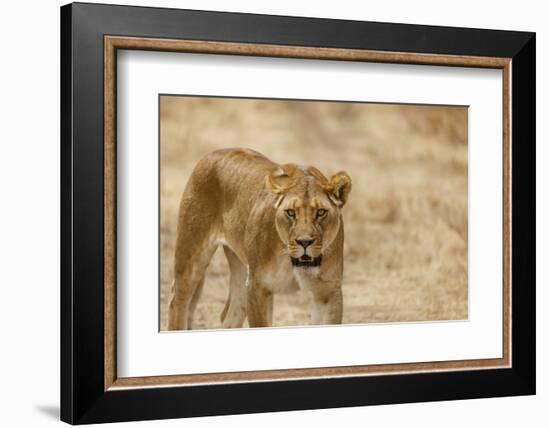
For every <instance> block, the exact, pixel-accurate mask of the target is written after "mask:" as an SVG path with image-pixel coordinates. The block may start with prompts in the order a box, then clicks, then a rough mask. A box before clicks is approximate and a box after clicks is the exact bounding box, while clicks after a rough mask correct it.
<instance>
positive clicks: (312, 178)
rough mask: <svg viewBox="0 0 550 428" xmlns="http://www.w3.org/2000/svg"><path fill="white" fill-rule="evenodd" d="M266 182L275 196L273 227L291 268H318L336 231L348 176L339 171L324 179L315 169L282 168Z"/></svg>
mask: <svg viewBox="0 0 550 428" xmlns="http://www.w3.org/2000/svg"><path fill="white" fill-rule="evenodd" d="M266 183H267V187H268V188H269V189H270V190H271V191H272V192H274V193H275V194H276V196H277V200H276V203H275V209H276V213H275V227H276V229H277V232H278V234H279V237H280V239H281V241H282V242H283V243H284V244H285V245H286V248H287V250H288V254H289V256H290V260H291V262H292V264H293V266H295V267H315V266H319V265H320V264H321V262H322V258H323V251H324V250H325V249H326V248H327V247H328V246H329V245H330V244H331V243H332V241H334V239H335V238H336V235H337V233H338V230H339V228H340V221H341V215H340V210H341V208H342V207H343V205H344V204H345V202H346V200H347V197H348V195H349V192H350V190H351V179H350V177H349V176H348V174H346V173H345V172H339V173H338V174H335V175H334V176H333V177H332V178H331V179H330V180H327V179H326V178H325V177H324V176H323V174H321V172H319V170H317V169H316V168H313V167H307V168H300V167H296V166H295V165H283V166H282V167H281V168H280V170H277V171H275V172H274V173H272V174H270V175H269V176H268V177H267V178H266Z"/></svg>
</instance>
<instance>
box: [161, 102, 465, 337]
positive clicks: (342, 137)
mask: <svg viewBox="0 0 550 428" xmlns="http://www.w3.org/2000/svg"><path fill="white" fill-rule="evenodd" d="M467 141H468V110H467V108H466V107H443V106H417V105H398V104H396V105H392V104H368V103H350V102H319V101H287V100H259V99H234V98H206V97H204V98H203V97H187V96H161V100H160V281H161V283H160V299H159V300H160V323H161V326H160V327H161V330H165V329H166V320H167V306H168V303H169V302H168V299H169V292H170V286H171V283H172V279H173V257H174V245H175V233H176V224H177V217H178V205H179V201H180V198H181V195H182V192H183V190H184V188H185V184H186V182H187V180H188V178H189V175H190V174H191V172H192V170H193V168H194V166H195V164H196V163H197V161H198V160H199V159H200V158H202V157H203V156H204V155H206V154H207V153H209V152H210V151H212V150H216V149H220V148H228V147H242V148H251V149H254V150H257V151H259V152H261V153H263V154H264V155H265V156H267V157H268V158H270V159H272V160H273V161H275V162H278V163H288V162H293V163H298V164H303V165H307V164H309V165H314V166H316V167H317V168H319V169H320V170H321V171H322V172H323V173H324V174H325V175H326V176H330V175H332V174H333V173H335V172H337V171H339V170H345V171H347V172H348V173H349V174H350V176H351V178H352V180H353V189H352V191H351V194H350V197H349V200H348V203H347V204H346V206H345V207H344V209H343V215H344V224H345V246H344V260H345V262H344V263H345V264H344V280H343V286H342V289H343V293H344V319H343V322H344V323H354V324H355V323H374V322H377V323H380V322H405V321H434V320H462V319H467V318H468V143H467ZM228 286H229V268H228V266H227V262H226V260H225V257H224V255H223V251H222V250H221V248H220V249H219V250H218V251H217V252H216V254H215V255H214V258H213V259H212V262H211V263H210V266H209V268H208V270H207V275H206V279H205V285H204V291H203V294H202V297H201V299H200V301H199V303H198V306H197V310H196V312H195V317H194V325H193V328H220V327H221V322H220V313H221V311H222V309H223V306H224V303H225V299H226V297H227V293H228ZM309 311H310V301H309V299H308V296H307V295H306V294H303V293H301V292H298V293H296V294H289V295H275V303H274V316H273V323H274V326H288V325H304V324H306V325H307V324H309ZM246 326H247V324H246V323H245V327H246Z"/></svg>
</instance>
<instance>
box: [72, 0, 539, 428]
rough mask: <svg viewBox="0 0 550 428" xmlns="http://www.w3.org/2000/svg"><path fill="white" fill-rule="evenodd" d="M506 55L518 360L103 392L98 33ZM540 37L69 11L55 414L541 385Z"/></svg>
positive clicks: (260, 407)
mask: <svg viewBox="0 0 550 428" xmlns="http://www.w3.org/2000/svg"><path fill="white" fill-rule="evenodd" d="M105 35H117V36H136V37H154V38H166V39H187V40H207V41H222V42H239V43H253V44H254V43H262V44H271V45H292V46H315V47H329V48H348V49H368V50H374V51H397V52H413V53H426V54H446V55H469V56H491V57H507V58H512V92H511V100H512V104H511V109H512V126H511V129H512V136H511V139H512V177H513V181H512V207H513V209H512V243H513V247H512V298H511V302H512V309H511V311H512V346H511V349H512V367H511V368H505V369H494V370H465V371H450V372H431V373H414V374H397V375H391V376H387V375H380V376H378V375H375V376H366V377H347V378H328V379H327V378H323V379H307V380H292V381H267V382H263V381H262V382H252V383H232V384H219V385H197V386H184V387H163V388H141V389H128V390H114V391H110V390H107V391H105V390H104V317H103V311H104V294H103V293H104V290H103V281H104V254H103V251H104V242H103V239H104V222H103V220H104V178H103V177H104V175H103V172H104V151H103V138H104V129H103V120H104V115H103V113H104V99H103V88H104V81H103V78H104V74H103V72H104V68H103V60H104V36H105ZM535 97H536V92H535V34H534V33H528V32H513V31H495V30H482V29H466V28H449V27H435V26H420V25H407V24H390V23H375V22H358V21H343V20H330V19H312V18H298V17H286V16H268V15H252V14H241V13H221V12H207V11H194V10H178V9H161V8H145V7H128V6H112V5H100V4H85V3H74V4H69V5H66V6H63V7H62V8H61V420H63V421H65V422H68V423H71V424H86V423H98V422H115V421H134V420H145V419H165V418H179V417H190V416H204V415H224V414H237V413H258V412H270V411H282V410H301V409H316V408H329V407H347V406H365V405H373V404H391V403H406V402H419V401H439V400H458V399H469V398H482V397H498V396H512V395H529V394H534V393H535V333H536V330H535Z"/></svg>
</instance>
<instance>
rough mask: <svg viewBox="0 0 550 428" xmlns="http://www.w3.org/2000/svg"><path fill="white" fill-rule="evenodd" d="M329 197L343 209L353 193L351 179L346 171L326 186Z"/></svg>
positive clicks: (335, 176) (336, 175)
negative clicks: (350, 193)
mask: <svg viewBox="0 0 550 428" xmlns="http://www.w3.org/2000/svg"><path fill="white" fill-rule="evenodd" d="M325 190H326V191H327V193H328V197H329V198H330V200H331V201H332V202H334V204H335V205H337V206H339V207H343V206H344V204H345V203H346V201H347V200H348V196H349V192H351V178H350V176H349V175H348V174H347V173H346V172H345V171H340V172H337V173H336V174H334V175H333V176H332V177H331V179H330V180H329V182H328V184H327V185H326V186H325Z"/></svg>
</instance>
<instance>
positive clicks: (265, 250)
mask: <svg viewBox="0 0 550 428" xmlns="http://www.w3.org/2000/svg"><path fill="white" fill-rule="evenodd" d="M350 189H351V180H350V178H349V176H348V175H347V174H346V173H345V172H340V173H338V174H335V175H334V176H333V177H332V178H331V179H330V180H329V179H327V178H325V176H324V175H323V174H322V173H321V172H320V171H319V170H317V169H316V168H314V167H300V166H297V165H294V164H285V165H278V164H276V163H275V162H272V161H271V160H269V159H267V158H266V157H264V156H263V155H261V154H260V153H258V152H255V151H252V150H248V149H223V150H217V151H215V152H212V153H210V154H209V155H207V156H205V157H204V158H203V159H202V160H200V161H199V162H198V164H197V165H196V167H195V169H194V170H193V173H192V175H191V177H190V179H189V181H188V183H187V186H186V188H185V191H184V193H183V196H182V199H181V203H180V209H179V218H178V228H177V237H176V249H175V258H174V273H175V279H174V283H173V287H172V299H171V302H170V306H169V323H168V329H169V330H181V329H190V328H191V326H192V324H191V323H192V318H193V311H194V308H195V306H196V304H197V301H198V299H199V297H200V293H201V289H202V286H203V282H204V273H205V270H206V268H207V266H208V263H209V262H210V259H211V257H212V255H213V254H214V251H215V250H216V248H217V247H218V246H220V245H222V246H223V249H224V252H225V255H226V257H227V260H228V263H229V267H230V271H231V278H230V285H229V295H228V299H227V303H226V305H225V308H224V310H223V312H222V314H221V318H222V323H223V326H224V327H241V326H242V324H243V322H244V320H245V318H246V317H247V316H248V322H249V325H250V326H251V327H261V326H270V325H271V317H272V311H273V293H279V292H291V291H296V290H298V289H300V288H301V289H303V290H305V291H307V292H309V293H311V295H312V301H313V311H312V322H313V323H314V324H336V323H341V321H342V311H343V309H342V307H343V302H342V291H341V282H342V272H343V242H344V228H343V223H342V216H341V213H340V209H341V207H342V206H343V205H344V204H345V202H346V200H347V197H348V195H349V191H350ZM289 213H293V215H294V216H293V217H290V216H289ZM320 213H322V214H323V215H322V216H321V215H320ZM304 242H306V245H307V247H306V246H304V244H303V243H304ZM309 242H311V244H308V243H309ZM300 255H301V256H303V255H307V256H311V257H312V258H316V257H318V256H321V255H322V262H321V263H320V265H319V266H315V267H293V266H292V264H291V258H290V257H291V256H292V257H295V258H297V257H300Z"/></svg>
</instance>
